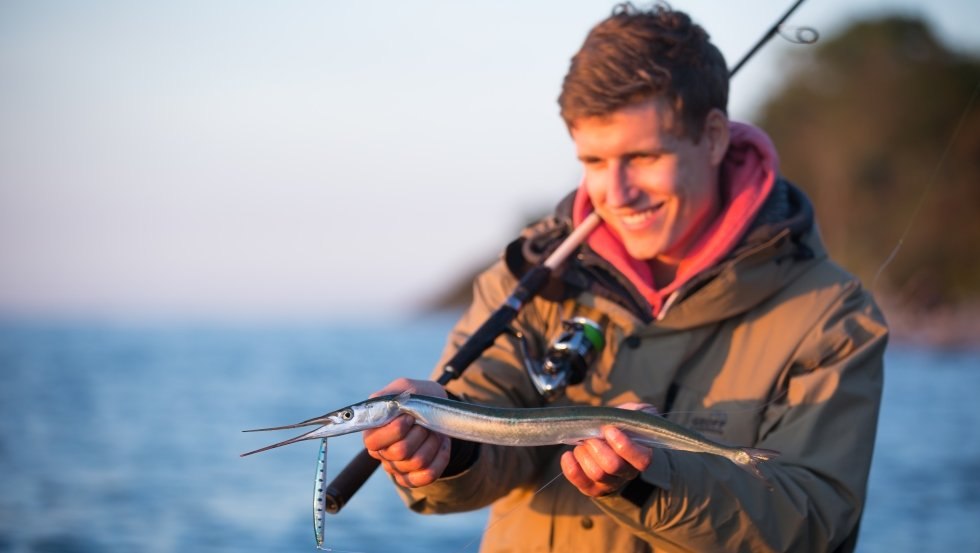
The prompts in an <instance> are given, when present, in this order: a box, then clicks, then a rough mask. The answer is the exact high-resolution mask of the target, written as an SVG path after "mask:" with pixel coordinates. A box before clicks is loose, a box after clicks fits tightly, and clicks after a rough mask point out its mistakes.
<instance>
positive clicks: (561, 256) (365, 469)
mask: <svg viewBox="0 0 980 553" xmlns="http://www.w3.org/2000/svg"><path fill="white" fill-rule="evenodd" d="M803 2H804V0H797V1H796V3H795V4H793V6H792V7H790V9H789V10H788V11H787V12H786V13H785V14H783V16H782V17H780V18H779V20H778V21H777V22H776V24H775V25H773V26H772V27H771V28H770V29H769V30H768V31H766V33H765V34H764V35H763V36H762V38H760V39H759V41H758V42H756V43H755V45H754V46H753V47H752V49H751V50H749V52H748V53H747V54H745V56H743V57H742V59H741V60H740V61H739V62H738V63H737V64H736V65H735V67H733V68H732V69H731V70H730V71H729V73H728V75H729V77H733V76H734V75H735V73H737V72H738V70H739V69H741V67H742V66H743V65H745V62H747V61H748V60H749V59H750V58H752V56H754V55H755V53H756V52H757V51H759V49H760V48H762V46H764V45H765V44H766V43H767V42H769V40H771V39H772V37H773V36H775V35H776V34H777V33H778V32H779V31H780V28H781V26H782V25H783V23H784V22H785V21H786V20H787V19H788V18H789V16H790V15H791V14H792V13H793V12H794V11H795V10H796V8H798V7H799V6H800V4H802V3H803ZM809 31H810V32H811V33H812V36H813V37H814V38H812V39H810V40H805V39H804V38H802V35H799V34H798V39H799V42H804V43H809V42H813V41H815V40H816V38H815V37H816V31H814V30H812V29H809ZM601 222H602V219H601V218H600V217H599V216H598V215H597V214H596V213H595V212H593V213H592V214H590V215H589V216H588V217H587V218H586V219H585V220H584V221H582V223H581V224H580V225H579V226H578V227H576V228H575V229H574V230H573V231H572V233H571V234H570V235H569V236H568V238H566V239H565V240H564V241H563V242H562V243H561V244H559V246H558V248H557V249H555V251H554V252H553V253H552V254H551V255H550V256H549V257H548V258H547V259H546V260H545V261H544V263H542V264H541V265H538V266H535V267H533V268H531V270H530V271H528V272H527V273H526V274H525V275H524V276H523V277H522V278H521V280H520V282H518V283H517V286H516V288H515V289H514V291H513V292H512V293H511V295H510V296H508V297H507V299H506V300H505V301H504V303H503V305H501V306H500V307H498V308H497V310H496V311H494V312H493V314H491V315H490V317H489V318H488V319H487V320H486V321H484V323H483V324H482V325H480V327H479V328H478V329H477V330H476V332H474V333H473V335H472V336H470V337H469V338H468V339H467V340H466V341H465V342H463V345H462V346H460V348H459V349H458V350H457V351H456V353H455V354H454V355H453V356H452V357H451V358H450V359H449V361H447V362H446V364H445V365H443V367H442V373H441V374H440V375H439V378H438V379H436V382H437V383H438V384H440V385H443V386H445V385H446V384H448V383H449V382H451V381H452V380H455V379H457V378H459V377H460V375H462V374H463V371H465V370H466V369H467V367H469V366H470V364H472V363H473V362H474V361H476V360H477V359H479V357H480V355H482V354H483V352H484V351H486V350H487V349H488V348H489V347H490V346H492V345H493V343H494V342H495V341H496V340H497V337H499V336H500V335H501V334H504V333H507V332H510V323H512V322H513V321H514V319H515V318H516V317H517V315H518V314H519V313H520V311H521V308H523V306H524V305H525V304H526V303H527V302H528V301H530V300H532V299H534V297H535V296H537V295H538V293H539V292H540V291H541V289H542V288H544V285H545V284H546V283H547V282H548V279H549V278H550V277H551V275H552V273H553V272H554V271H555V270H557V268H558V267H559V266H560V265H561V264H562V263H563V262H564V261H565V259H566V258H568V256H569V255H570V254H571V253H572V252H574V251H575V250H576V249H577V248H578V247H579V246H580V245H582V243H583V242H584V241H585V239H586V238H588V236H589V235H590V234H591V233H592V231H594V230H595V229H596V228H598V226H599V224H600V223H601ZM380 465H381V461H378V460H377V459H375V458H374V457H371V456H370V455H369V454H368V451H367V449H362V450H361V452H360V453H358V454H357V455H356V456H355V457H354V458H353V459H352V460H351V461H350V462H349V463H348V464H347V466H346V467H344V469H343V470H341V471H340V472H339V473H338V474H337V476H336V477H334V479H333V481H331V482H330V484H328V485H327V489H326V494H325V502H324V508H325V510H326V511H327V512H328V513H330V514H337V513H339V512H340V510H341V509H343V507H344V505H346V504H347V502H348V501H350V498H351V497H353V496H354V494H355V493H357V490H359V489H361V486H363V485H364V483H365V482H367V479H368V478H370V477H371V475H372V474H374V471H375V470H377V468H378V467H379V466H380Z"/></svg>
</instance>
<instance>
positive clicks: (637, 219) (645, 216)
mask: <svg viewBox="0 0 980 553" xmlns="http://www.w3.org/2000/svg"><path fill="white" fill-rule="evenodd" d="M663 205H664V204H663V202H661V203H659V204H657V205H654V206H651V207H648V208H646V209H644V210H642V211H635V212H633V213H629V214H625V215H620V216H619V220H620V221H622V222H623V225H624V226H625V227H626V228H628V229H633V228H640V227H643V226H645V225H646V224H647V223H649V222H650V221H651V220H652V219H653V218H654V217H656V216H657V213H658V212H659V211H660V208H661V207H663Z"/></svg>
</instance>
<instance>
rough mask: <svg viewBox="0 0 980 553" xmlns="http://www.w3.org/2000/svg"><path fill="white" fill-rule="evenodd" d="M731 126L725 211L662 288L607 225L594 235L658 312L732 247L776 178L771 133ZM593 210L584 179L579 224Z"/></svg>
mask: <svg viewBox="0 0 980 553" xmlns="http://www.w3.org/2000/svg"><path fill="white" fill-rule="evenodd" d="M730 131H731V142H730V144H729V147H728V152H727V153H726V154H725V159H724V160H722V166H721V180H720V186H721V190H722V195H721V197H722V201H724V202H725V204H724V205H723V206H722V208H721V215H720V216H719V217H718V218H717V219H716V220H715V221H714V222H713V223H712V224H711V226H709V227H708V228H707V229H706V230H705V232H704V234H702V235H701V237H700V238H699V239H698V241H697V242H696V243H695V244H694V246H693V247H692V248H691V250H690V251H689V252H688V254H687V256H686V257H685V258H684V259H683V260H682V261H681V263H680V265H679V266H678V269H677V275H676V276H675V278H674V280H673V282H670V283H669V284H667V285H666V286H664V287H663V288H661V289H657V288H656V287H655V285H654V283H653V274H652V271H651V269H650V266H649V265H647V263H646V261H645V260H639V259H634V258H632V257H630V255H629V253H627V252H626V247H625V246H623V243H622V241H621V240H620V238H619V236H617V235H616V234H615V232H613V230H612V229H611V228H610V227H609V226H608V225H601V226H600V227H599V228H598V229H597V230H596V231H595V232H593V233H592V235H591V236H589V240H588V244H589V247H591V248H592V249H593V250H594V251H595V252H596V253H597V254H599V255H600V256H602V257H603V258H604V259H606V260H607V261H609V262H610V263H611V264H612V265H613V266H614V267H616V269H618V270H619V271H620V272H621V273H623V275H625V276H626V277H627V278H628V279H629V280H630V282H632V283H633V285H634V286H635V287H636V289H637V290H639V292H640V294H642V295H643V297H644V298H646V299H647V301H649V302H650V305H651V306H653V313H652V314H653V316H654V317H656V316H657V315H659V314H660V312H661V310H662V309H663V306H664V302H665V301H667V298H668V297H669V296H670V295H671V294H672V293H673V292H675V291H676V290H677V289H679V288H680V287H681V286H683V285H684V284H685V283H687V282H688V281H690V280H691V278H693V277H694V276H695V275H697V274H698V273H700V272H701V271H703V270H705V269H708V268H710V267H711V266H713V265H714V264H716V263H718V262H719V261H720V260H721V259H723V258H724V257H725V256H726V255H728V253H730V252H731V251H732V249H733V248H734V247H735V246H736V245H737V244H738V243H739V241H740V240H741V239H742V237H743V236H744V235H745V232H746V231H747V230H748V228H749V225H750V224H751V223H752V220H753V219H754V218H755V216H756V214H758V212H759V208H761V207H762V204H763V203H764V202H765V201H766V198H767V197H768V196H769V193H770V192H771V191H772V189H773V186H774V185H775V183H776V177H777V173H778V169H779V158H778V156H777V154H776V148H775V147H774V146H773V144H772V141H771V140H770V139H769V137H768V136H767V135H766V134H765V133H764V132H763V131H762V130H760V129H758V128H756V127H753V126H751V125H747V124H744V123H736V122H734V121H732V122H731V123H730ZM592 211H593V206H592V201H591V200H590V199H589V194H588V192H587V191H586V188H585V182H584V181H583V182H582V184H581V185H580V186H579V189H578V192H576V195H575V203H574V206H573V209H572V218H573V221H574V223H575V225H576V226H578V224H579V223H581V222H582V220H583V219H585V217H586V216H588V215H589V213H591V212H592Z"/></svg>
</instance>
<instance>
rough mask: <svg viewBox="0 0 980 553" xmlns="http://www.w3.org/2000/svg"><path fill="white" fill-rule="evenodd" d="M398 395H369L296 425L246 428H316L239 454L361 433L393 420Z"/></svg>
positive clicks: (398, 410) (396, 408)
mask: <svg viewBox="0 0 980 553" xmlns="http://www.w3.org/2000/svg"><path fill="white" fill-rule="evenodd" d="M400 397H401V396H382V397H377V398H372V399H369V400H366V401H362V402H360V403H355V404H353V405H348V406H347V407H343V408H341V409H337V410H336V411H331V412H329V413H326V414H324V415H321V416H319V417H314V418H312V419H308V420H305V421H303V422H299V423H296V424H289V425H286V426H275V427H272V428H257V429H255V430H246V431H245V432H265V431H268V430H285V429H289V428H299V427H303V426H313V425H319V428H316V429H315V430H311V431H309V432H307V433H305V434H300V435H299V436H296V437H294V438H290V439H288V440H283V441H281V442H278V443H274V444H272V445H269V446H266V447H263V448H260V449H256V450H255V451H249V452H248V453H243V454H242V455H241V456H242V457H245V456H246V455H252V454H253V453H259V452H262V451H268V450H270V449H274V448H277V447H281V446H284V445H289V444H293V443H296V442H301V441H304V440H317V439H325V438H332V437H334V436H343V435H344V434H352V433H354V432H361V431H362V430H368V429H370V428H377V427H379V426H384V425H385V424H387V423H389V422H391V421H392V420H394V419H395V417H397V416H398V415H399V414H400V413H401V410H400V406H399V403H398V399H399V398H400Z"/></svg>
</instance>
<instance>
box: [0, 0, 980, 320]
mask: <svg viewBox="0 0 980 553" xmlns="http://www.w3.org/2000/svg"><path fill="white" fill-rule="evenodd" d="M791 3H792V1H791V0H779V1H775V0H760V1H750V0H742V1H737V2H718V1H710V0H699V1H694V0H691V1H686V2H685V1H680V0H677V1H675V2H673V5H674V7H675V8H678V9H683V10H686V11H688V12H689V13H691V15H692V16H693V17H694V18H695V20H697V21H698V22H699V23H701V24H702V25H703V26H704V27H705V28H706V29H707V30H708V32H709V33H710V34H711V35H712V37H713V39H714V41H715V43H716V44H717V45H718V46H719V48H721V50H722V52H723V53H724V54H725V56H726V58H727V59H728V61H729V64H730V65H733V64H734V63H735V62H736V61H737V60H738V59H739V58H740V57H741V56H742V55H743V54H744V53H745V52H746V51H747V50H748V49H749V47H750V46H751V45H752V44H753V43H754V42H755V41H756V40H757V39H758V38H759V37H760V36H761V35H762V33H763V32H764V31H765V30H766V29H767V28H768V27H769V26H770V25H771V24H772V23H773V22H774V21H775V20H776V19H777V18H778V17H779V16H780V15H781V14H782V13H783V12H784V11H785V10H786V9H787V8H788V7H789V5H790V4H791ZM613 4H614V2H606V1H595V0H593V1H584V0H561V1H558V0H547V1H543V0H542V1H532V2H517V1H499V2H466V1H457V2H450V1H448V0H446V1H416V2H405V1H401V2H341V1H340V0H317V1H307V0H303V1H299V0H297V1H285V2H267V1H258V0H254V1H243V0H220V1H205V2H201V1H189V0H178V1H169V2H133V1H123V0H117V1H109V0H95V1H86V2H74V1H67V0H64V1H57V0H0V318H4V317H11V316H24V315H27V316H31V317H46V316H58V317H62V316H69V317H96V318H106V317H109V318H114V317H124V318H140V317H177V318H181V317H194V318H199V317H207V318H229V319H237V318H260V319H261V318H270V319H291V318H297V317H298V318H318V319H330V318H336V317H344V316H349V315H351V314H359V315H361V316H383V315H385V314H389V313H391V314H398V313H405V312H406V311H408V310H410V309H412V308H413V307H416V306H418V305H420V304H421V303H422V302H424V300H425V299H427V298H430V297H432V296H434V295H435V294H437V293H438V291H439V289H440V288H442V287H444V286H446V285H447V284H449V283H452V282H454V281H455V279H456V278H457V277H458V275H459V274H461V273H464V272H467V271H469V270H472V269H474V268H476V267H477V266H478V265H480V264H483V263H485V262H488V261H490V260H492V259H493V258H494V256H495V255H497V253H498V252H499V251H500V249H501V248H502V247H503V246H504V245H505V243H506V242H507V241H508V240H509V238H510V237H511V236H512V235H513V234H514V233H515V232H516V231H517V230H518V228H519V224H520V223H521V222H522V221H523V220H525V219H526V217H527V216H528V215H529V214H534V213H541V212H543V211H544V210H546V209H548V208H550V207H551V206H552V205H553V204H554V203H555V202H557V200H558V199H560V198H561V196H562V195H564V194H565V193H566V192H567V191H569V190H571V189H572V188H573V187H574V186H575V185H576V184H577V183H578V180H579V175H580V171H579V168H578V166H577V164H576V162H575V158H574V153H573V150H572V145H571V142H570V141H569V139H568V136H567V133H566V131H565V129H564V126H563V124H562V122H561V120H560V118H559V117H558V108H557V104H556V101H555V100H556V98H557V96H558V92H559V86H560V83H561V78H562V76H563V75H564V72H565V70H566V69H567V65H568V60H569V58H570V57H571V56H572V54H574V52H575V50H576V49H577V48H578V46H579V45H580V43H581V41H582V39H583V38H584V36H585V33H586V32H587V30H588V28H589V27H590V26H591V25H592V24H594V23H595V22H597V21H598V20H600V19H602V18H603V17H604V16H605V15H607V14H608V13H609V11H610V9H611V6H612V5H613ZM896 11H899V12H901V13H907V14H914V15H922V16H923V17H925V18H926V19H927V20H928V21H930V22H931V23H932V24H933V26H934V28H935V29H936V31H937V32H938V33H939V34H940V37H941V38H942V39H943V40H944V41H946V42H947V43H948V44H950V45H951V46H953V47H955V48H957V49H960V50H970V51H974V52H976V51H980V33H977V32H976V25H977V23H978V22H980V2H977V1H976V0H945V1H936V2H921V1H915V2H913V1H899V0H868V1H865V2H857V1H846V0H808V1H807V2H805V3H804V4H803V6H802V7H801V8H800V9H799V10H798V11H797V12H796V14H795V15H794V16H793V17H792V18H791V19H790V21H789V24H790V25H808V26H813V27H816V28H817V29H818V30H819V31H820V32H821V33H822V34H823V36H825V37H827V36H831V35H833V34H834V33H835V32H836V31H837V30H838V29H840V28H841V27H842V26H844V25H846V24H847V23H848V22H849V21H852V20H853V19H854V18H856V17H863V16H868V15H874V14H879V13H882V12H886V13H887V12H896ZM800 48H806V46H799V45H793V44H790V43H788V42H786V41H783V40H781V39H779V38H776V39H774V40H773V41H772V42H771V43H770V44H769V45H768V46H766V48H765V49H764V50H763V51H762V52H761V53H760V54H759V55H758V56H757V57H756V58H754V59H753V60H752V61H751V62H749V65H748V66H746V68H745V69H744V70H743V71H742V72H741V73H740V74H739V75H738V76H737V77H736V78H735V79H734V81H733V83H732V94H731V105H730V113H731V115H732V116H733V118H735V119H740V120H749V121H751V119H752V116H753V114H754V110H755V108H756V107H757V106H758V105H759V103H760V102H761V101H763V100H764V98H765V97H766V95H767V94H768V93H769V92H770V91H771V90H772V89H773V87H778V85H779V82H780V80H781V77H782V76H783V75H784V74H785V73H786V72H787V71H788V70H790V67H788V66H787V63H786V57H785V54H786V53H787V52H789V51H791V50H793V49H800Z"/></svg>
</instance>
